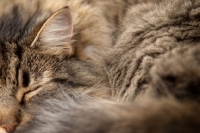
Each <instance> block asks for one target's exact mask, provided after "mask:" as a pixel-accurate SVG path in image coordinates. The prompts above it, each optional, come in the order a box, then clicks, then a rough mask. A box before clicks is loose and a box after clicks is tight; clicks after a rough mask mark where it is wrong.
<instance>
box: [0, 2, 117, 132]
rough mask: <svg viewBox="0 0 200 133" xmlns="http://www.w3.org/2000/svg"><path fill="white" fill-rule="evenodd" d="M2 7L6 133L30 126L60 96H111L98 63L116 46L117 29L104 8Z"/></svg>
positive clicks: (0, 117)
mask: <svg viewBox="0 0 200 133" xmlns="http://www.w3.org/2000/svg"><path fill="white" fill-rule="evenodd" d="M88 2H89V1H88ZM102 2H103V1H102ZM0 6H1V12H0V50H1V52H0V85H1V87H0V101H1V103H0V132H8V133H11V132H13V131H14V130H15V127H17V126H21V125H23V124H25V123H26V122H27V121H29V120H30V119H31V118H32V112H34V110H35V109H37V107H38V106H40V102H41V101H43V100H44V99H46V98H47V99H48V98H49V97H59V95H57V93H59V92H60V91H61V92H62V91H64V92H68V94H70V93H71V92H70V91H75V92H76V93H78V94H79V93H81V94H82V93H83V92H84V93H87V94H88V95H90V96H91V97H102V98H107V97H108V96H110V88H109V87H108V83H107V79H106V75H105V73H104V72H103V71H102V70H101V69H102V67H101V66H100V65H99V63H98V62H97V61H98V60H100V59H99V56H98V55H99V54H100V53H99V52H100V51H104V52H105V51H106V50H107V49H109V48H110V47H111V46H112V45H113V44H112V32H113V31H114V29H113V27H114V26H113V25H112V24H111V23H110V22H109V20H107V19H106V15H105V14H106V13H104V12H103V11H102V10H100V8H98V7H95V5H91V4H89V3H87V1H85V0H57V1H56V2H55V1H54V0H46V1H45V0H42V1H41V0H34V1H27V0H16V1H12V0H6V1H3V3H1V5H0ZM94 64H95V67H94ZM88 88H90V89H88ZM93 88H94V89H95V91H94V89H93Z"/></svg>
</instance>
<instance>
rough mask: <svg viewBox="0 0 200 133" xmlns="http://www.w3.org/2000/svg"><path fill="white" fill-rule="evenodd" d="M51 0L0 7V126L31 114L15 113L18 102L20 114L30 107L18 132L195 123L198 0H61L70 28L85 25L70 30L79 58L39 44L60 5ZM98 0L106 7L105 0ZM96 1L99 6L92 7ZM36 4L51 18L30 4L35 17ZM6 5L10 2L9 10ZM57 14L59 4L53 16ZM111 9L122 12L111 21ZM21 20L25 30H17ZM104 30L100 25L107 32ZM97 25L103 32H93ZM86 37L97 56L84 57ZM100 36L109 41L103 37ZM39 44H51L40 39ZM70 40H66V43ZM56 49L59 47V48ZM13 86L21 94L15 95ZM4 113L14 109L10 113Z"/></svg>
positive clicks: (192, 126) (184, 132) (170, 128)
mask: <svg viewBox="0 0 200 133" xmlns="http://www.w3.org/2000/svg"><path fill="white" fill-rule="evenodd" d="M30 2H31V3H32V2H33V3H35V2H36V1H30ZM52 2H53V1H49V2H48V4H47V3H45V4H44V3H43V2H41V5H40V6H37V8H36V9H35V8H34V9H31V10H28V9H26V8H27V7H28V6H24V5H26V4H25V3H26V2H25V1H22V0H20V1H18V2H16V3H14V5H21V6H14V5H11V7H9V6H8V7H7V8H8V9H6V8H5V11H4V12H3V13H2V15H1V16H2V18H4V19H1V21H0V22H1V25H2V27H5V25H6V27H8V28H1V30H0V31H1V32H0V33H1V34H2V36H1V38H2V45H1V49H2V53H1V54H2V56H0V57H1V58H0V59H1V64H2V76H1V82H2V83H1V85H2V88H1V91H0V94H1V96H2V97H1V98H0V100H1V101H3V102H2V104H0V106H1V107H2V108H1V109H0V116H1V123H3V124H2V127H3V128H6V129H7V131H8V129H10V128H9V124H7V123H6V122H8V121H9V120H14V122H16V120H17V122H19V121H20V120H21V119H22V118H24V116H27V115H21V114H20V115H19V113H18V112H17V111H18V109H19V110H20V111H22V112H25V113H29V112H31V114H32V113H33V114H34V116H35V117H34V118H33V120H32V121H30V122H29V123H28V124H27V125H26V126H24V127H20V126H19V128H18V130H17V131H16V132H18V133H25V132H30V133H36V132H37V133H38V132H49V133H57V132H70V133H100V132H101V133H114V132H117V133H124V132H126V133H132V132H136V133H149V132H150V133H151V132H156V133H168V132H174V133H175V132H176V133H190V132H199V131H200V129H199V123H200V121H199V118H200V116H199V110H200V109H199V103H198V102H199V94H200V91H199V89H200V84H199V82H198V81H199V78H200V73H199V69H200V68H199V53H200V46H199V44H200V42H199V40H200V39H199V37H200V34H199V23H200V22H199V16H200V1H198V0H184V1H183V0H162V1H161V0H152V1H148V2H147V1H146V0H144V1H138V2H139V3H136V1H135V0H126V1H120V0H118V1H115V0H113V1H101V2H102V3H100V1H95V0H88V1H81V0H69V1H65V2H66V3H67V5H68V6H69V8H70V9H71V12H72V17H73V18H74V19H73V21H72V22H73V24H74V28H75V30H74V31H75V33H79V31H81V32H80V33H79V35H80V36H79V35H78V34H77V35H74V39H75V40H79V41H81V42H82V43H81V45H79V44H76V46H77V48H76V49H75V54H74V56H75V57H76V58H75V59H73V58H69V55H68V54H66V53H65V52H64V53H63V52H60V55H59V54H58V53H59V51H55V50H54V49H51V47H48V44H49V43H48V44H45V43H44V42H43V39H41V40H40V37H39V40H38V38H37V36H40V35H41V34H40V33H45V31H46V30H45V29H46V28H49V25H50V28H51V24H52V23H53V22H57V21H51V20H55V19H56V18H57V17H55V16H56V15H55V14H54V15H53V16H52V15H50V14H51V13H53V12H55V11H56V10H57V8H61V6H63V4H61V3H63V2H64V1H59V2H60V3H59V2H58V3H55V2H53V3H54V6H52ZM112 2H118V3H120V2H121V3H123V2H125V3H123V6H121V8H120V9H118V10H116V9H112V11H111V13H110V12H109V7H112V6H113V5H109V4H110V3H112ZM104 4H105V5H106V6H105V7H104V6H102V5H104ZM5 5H6V4H5ZM5 5H4V6H5ZM36 5H37V2H36ZM77 5H78V6H77ZM91 5H92V6H91ZM93 6H96V7H97V10H95V8H94V7H93ZM19 7H26V8H25V9H26V10H27V11H28V13H29V12H30V13H29V15H30V16H31V18H32V19H30V17H28V18H29V19H27V18H26V17H19V18H18V17H14V16H13V14H15V15H16V14H17V16H20V15H19V14H22V12H21V10H19V9H20V8H19ZM11 9H12V10H11ZM22 9H24V8H22ZM83 9H84V10H83ZM86 9H87V10H86ZM40 10H42V11H44V12H45V11H47V16H48V13H49V16H51V17H50V18H49V19H48V18H47V17H42V20H41V19H36V18H37V17H36V18H34V13H35V12H37V13H36V16H38V15H37V14H38V13H40ZM89 10H90V11H91V12H89ZM10 11H13V14H12V13H11V12H10ZM86 11H88V13H89V16H90V15H91V14H92V15H94V16H93V17H94V19H93V20H92V19H91V18H93V17H89V18H88V17H86V16H87V15H88V14H84V13H85V12H86ZM93 11H95V12H93ZM58 12H59V11H58ZM58 12H56V14H57V13H58ZM3 14H4V15H3ZM31 14H32V15H31ZM64 14H65V12H64ZM67 14H68V13H67ZM27 15H28V14H27ZM44 15H46V14H45V13H44ZM5 16H6V17H5ZM41 16H42V15H41ZM49 16H48V17H49ZM62 16H63V15H62V12H61V14H59V17H58V18H60V17H61V18H62ZM67 16H68V15H67ZM52 17H53V18H52ZM99 18H100V19H99ZM116 18H117V19H119V20H120V21H119V22H117V21H116V20H115V19H116ZM46 19H47V21H46V22H45V24H44V25H43V26H45V27H46V28H43V26H41V25H39V23H40V22H41V23H42V22H43V21H45V20H46ZM90 19H91V20H90ZM10 20H12V21H10ZM14 20H15V21H14ZM28 20H29V21H28ZM61 20H63V19H61ZM75 20H77V21H75ZM87 20H88V21H87ZM95 20H96V21H95ZM38 21H39V22H38ZM6 22H16V23H15V24H14V23H11V24H9V23H6ZM21 22H24V23H22V24H21ZM36 22H38V23H36ZM69 22H70V21H69ZM76 22H77V23H76ZM83 22H84V23H83ZM94 22H99V23H94ZM101 22H102V23H101ZM49 23H50V24H49ZM82 23H83V24H82ZM110 23H112V24H113V23H114V24H115V25H116V24H120V26H118V27H117V30H116V32H114V33H113V31H114V27H113V25H112V24H110ZM8 24H9V25H8ZM30 24H31V25H30ZM42 24H43V23H42ZM53 24H54V23H53ZM62 24H63V23H62ZM69 24H70V23H69ZM91 24H93V25H92V26H93V27H92V26H91ZM101 24H102V25H101ZM10 25H11V26H10ZM16 25H19V26H16ZM36 25H37V26H36ZM35 26H36V28H35V30H34V32H31V30H30V29H31V28H30V27H35ZM84 26H86V27H84ZM101 26H105V27H104V28H103V27H101ZM41 27H42V28H41ZM12 28H14V29H16V30H13V29H12ZM37 28H39V29H40V30H37ZM82 28H83V29H84V30H82ZM17 29H18V30H19V31H20V29H21V30H22V31H24V32H19V33H18V32H16V31H18V30H17ZM61 29H62V28H61ZM78 29H81V30H78ZM101 29H104V30H103V32H101ZM57 30H58V29H56V31H57ZM62 30H63V29H62ZM93 30H95V32H94V31H93ZM38 31H39V32H38ZM47 31H48V30H47ZM50 31H53V32H54V30H50ZM64 31H66V29H65V30H64ZM67 31H68V30H67ZM84 31H88V32H84ZM90 31H91V33H90ZM104 31H105V32H104ZM96 32H97V33H99V34H98V35H99V36H98V35H96V34H95V33H96ZM4 33H5V34H4ZM83 33H85V34H83ZM87 33H88V34H87ZM93 33H94V36H93ZM102 33H106V34H102ZM111 34H113V37H111ZM84 35H86V36H84ZM90 35H92V37H91V36H90ZM101 35H102V36H101ZM35 36H36V41H34V42H36V43H34V47H30V44H32V42H33V40H34V39H35ZM87 37H91V38H87ZM93 37H94V38H93ZM103 37H105V39H103ZM77 38H78V39H77ZM111 38H113V40H114V46H113V48H111V49H109V50H108V51H106V52H105V51H104V49H101V50H100V49H99V48H98V46H100V45H101V44H102V47H103V46H106V47H105V48H106V49H108V47H110V44H111V43H110V42H111ZM85 39H86V40H87V39H88V41H86V42H88V43H89V44H90V41H92V42H94V45H93V46H97V49H98V50H99V52H100V54H97V55H98V56H97V58H91V59H92V61H94V62H95V63H91V62H90V61H87V58H81V57H83V56H80V55H82V54H83V51H84V48H86V51H87V46H88V45H87V44H88V43H83V42H85V41H83V40H85ZM107 39H108V40H107ZM59 40H60V39H59ZM58 42H59V41H58ZM104 43H108V44H109V46H107V45H104ZM85 44H86V45H85ZM96 44H100V45H96ZM43 45H45V46H47V47H41V46H43ZM50 46H52V45H50ZM58 46H60V45H58ZM67 46H68V45H67ZM69 46H72V45H71V42H70V44H69ZM49 48H50V49H49ZM58 48H60V51H63V47H58ZM52 50H53V51H52ZM94 51H95V50H94ZM102 51H103V52H102ZM54 52H58V53H56V54H55V53H54ZM86 53H87V54H86V56H88V53H89V55H93V54H91V53H90V52H86ZM99 55H100V56H99ZM92 57H93V56H92ZM5 59H7V60H5ZM98 59H99V60H98ZM16 66H17V67H16ZM16 75H17V77H18V78H16ZM29 77H30V78H29ZM27 79H29V80H27ZM32 88H37V89H36V90H35V89H32ZM38 88H39V89H38ZM27 89H28V90H27ZM19 90H20V91H19ZM38 90H39V91H38ZM19 93H20V95H19ZM66 93H67V94H66ZM63 94H65V95H67V96H63ZM11 95H12V96H11ZM13 95H15V96H16V95H17V98H16V97H15V96H14V97H13ZM10 96H11V97H10ZM82 96H83V98H82ZM18 97H19V98H18ZM85 97H86V98H85ZM87 97H89V98H87ZM91 97H92V98H91ZM15 98H16V99H17V100H16V99H15ZM45 99H49V100H47V101H45ZM105 99H106V100H105ZM41 101H44V102H41ZM38 105H40V106H41V107H38V108H40V110H39V111H36V112H35V110H34V108H36V106H38ZM8 106H9V107H8ZM16 109H17V111H16ZM10 114H14V115H11V116H9V115H10ZM22 114H23V113H22ZM5 116H9V117H5ZM22 116H23V117H22ZM6 124H7V125H6ZM12 124H13V123H12ZM5 125H6V127H5ZM8 132H9V131H8Z"/></svg>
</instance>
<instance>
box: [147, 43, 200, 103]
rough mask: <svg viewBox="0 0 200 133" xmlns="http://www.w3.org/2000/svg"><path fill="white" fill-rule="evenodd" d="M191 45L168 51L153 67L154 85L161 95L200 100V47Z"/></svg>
mask: <svg viewBox="0 0 200 133" xmlns="http://www.w3.org/2000/svg"><path fill="white" fill-rule="evenodd" d="M191 47H192V46H186V47H182V48H178V49H175V50H173V51H172V52H170V53H167V54H166V55H165V56H164V57H163V58H161V59H159V60H158V62H157V63H156V64H155V66H154V67H153V68H152V70H151V72H150V73H151V77H152V87H153V88H155V89H156V91H157V92H158V93H159V95H160V94H164V95H167V94H170V95H171V94H172V95H173V96H175V97H176V98H178V99H195V100H198V101H199V100H200V47H199V46H198V47H197V46H194V47H193V48H191Z"/></svg>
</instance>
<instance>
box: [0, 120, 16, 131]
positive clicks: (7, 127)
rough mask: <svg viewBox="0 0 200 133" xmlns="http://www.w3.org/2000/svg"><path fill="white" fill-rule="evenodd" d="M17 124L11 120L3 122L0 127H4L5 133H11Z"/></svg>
mask: <svg viewBox="0 0 200 133" xmlns="http://www.w3.org/2000/svg"><path fill="white" fill-rule="evenodd" d="M17 125H18V123H17V122H13V123H8V124H3V125H1V126H0V127H1V128H3V129H5V131H6V132H5V133H13V132H14V130H15V128H16V127H17ZM0 133H1V132H0Z"/></svg>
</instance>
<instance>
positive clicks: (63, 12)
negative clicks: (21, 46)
mask: <svg viewBox="0 0 200 133" xmlns="http://www.w3.org/2000/svg"><path fill="white" fill-rule="evenodd" d="M72 35H73V25H72V17H71V12H70V10H69V9H68V8H67V7H65V8H62V9H60V10H59V11H57V12H55V13H54V14H53V15H52V16H51V17H50V18H49V19H48V20H47V21H46V22H45V23H44V24H43V26H42V27H41V29H40V30H39V32H38V33H37V36H36V38H35V39H34V41H33V43H32V44H31V47H38V48H40V49H42V50H43V51H46V52H51V53H52V54H66V55H71V54H73V51H74V48H73V46H72V40H71V38H72Z"/></svg>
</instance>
